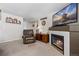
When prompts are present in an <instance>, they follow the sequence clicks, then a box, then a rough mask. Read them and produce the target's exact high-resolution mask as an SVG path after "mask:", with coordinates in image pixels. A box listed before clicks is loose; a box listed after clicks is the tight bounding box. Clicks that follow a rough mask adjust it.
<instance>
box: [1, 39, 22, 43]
mask: <svg viewBox="0 0 79 59" xmlns="http://www.w3.org/2000/svg"><path fill="white" fill-rule="evenodd" d="M21 39H22V38H17V39H13V40H10V39H9V40H3V41H0V43H6V42H10V41H15V40H21Z"/></svg>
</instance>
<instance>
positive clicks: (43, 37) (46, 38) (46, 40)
mask: <svg viewBox="0 0 79 59" xmlns="http://www.w3.org/2000/svg"><path fill="white" fill-rule="evenodd" d="M48 40H49V39H48V35H42V41H43V42H45V43H47V42H48Z"/></svg>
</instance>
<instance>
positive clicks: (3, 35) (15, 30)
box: [0, 12, 23, 43]
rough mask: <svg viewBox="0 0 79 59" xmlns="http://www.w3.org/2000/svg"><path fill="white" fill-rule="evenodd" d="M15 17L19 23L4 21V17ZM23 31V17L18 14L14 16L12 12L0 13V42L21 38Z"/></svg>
mask: <svg viewBox="0 0 79 59" xmlns="http://www.w3.org/2000/svg"><path fill="white" fill-rule="evenodd" d="M8 16H9V17H12V18H16V19H18V20H20V21H21V24H12V23H6V22H5V20H6V17H8ZM22 32H23V18H22V17H19V16H14V15H12V14H7V13H4V12H2V13H1V21H0V43H2V42H7V41H13V40H18V39H21V38H22Z"/></svg>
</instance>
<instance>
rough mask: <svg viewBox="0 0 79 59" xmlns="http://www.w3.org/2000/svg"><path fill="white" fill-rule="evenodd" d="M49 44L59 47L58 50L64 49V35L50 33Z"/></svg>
mask: <svg viewBox="0 0 79 59" xmlns="http://www.w3.org/2000/svg"><path fill="white" fill-rule="evenodd" d="M51 44H53V45H54V46H56V47H57V48H59V49H60V50H62V51H63V50H64V36H60V35H55V34H51Z"/></svg>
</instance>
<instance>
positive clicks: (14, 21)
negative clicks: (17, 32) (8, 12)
mask: <svg viewBox="0 0 79 59" xmlns="http://www.w3.org/2000/svg"><path fill="white" fill-rule="evenodd" d="M6 23H12V24H21V21H20V20H17V19H16V18H14V19H13V18H11V17H6Z"/></svg>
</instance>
